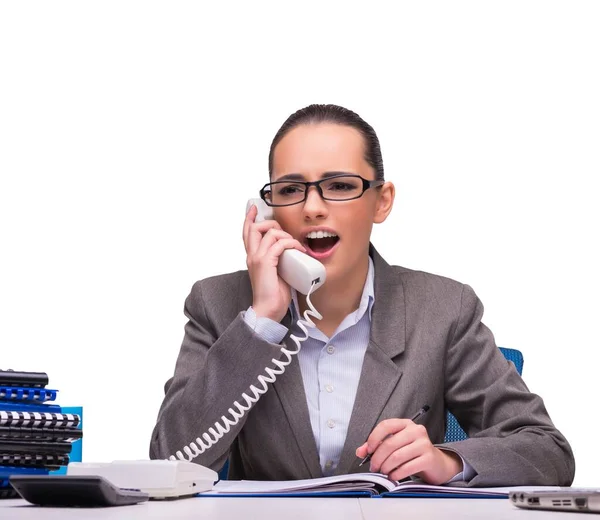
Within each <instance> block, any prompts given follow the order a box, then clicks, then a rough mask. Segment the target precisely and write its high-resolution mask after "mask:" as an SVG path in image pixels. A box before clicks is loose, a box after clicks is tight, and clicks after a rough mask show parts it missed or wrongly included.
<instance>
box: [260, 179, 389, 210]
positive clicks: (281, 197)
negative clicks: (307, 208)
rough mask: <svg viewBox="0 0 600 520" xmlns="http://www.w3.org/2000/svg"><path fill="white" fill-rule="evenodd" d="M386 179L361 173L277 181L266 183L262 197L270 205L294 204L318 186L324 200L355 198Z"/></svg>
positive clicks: (303, 199) (301, 200)
mask: <svg viewBox="0 0 600 520" xmlns="http://www.w3.org/2000/svg"><path fill="white" fill-rule="evenodd" d="M384 183H385V181H383V180H377V181H369V180H367V179H363V178H362V177H361V176H360V175H350V174H345V173H342V174H336V175H332V176H331V177H327V178H325V179H321V180H320V181H314V182H304V181H276V182H269V183H268V184H265V185H264V186H263V187H262V189H261V190H260V198H261V199H262V200H264V201H265V202H266V203H267V204H268V205H269V206H277V207H279V206H293V205H294V204H300V203H301V202H304V201H305V200H306V197H307V195H308V189H309V188H310V187H311V186H314V187H315V188H317V191H318V192H319V195H320V196H321V198H322V199H323V200H334V201H343V200H353V199H358V198H360V197H362V195H363V193H364V192H365V191H366V190H368V189H369V188H373V187H376V186H381V185H382V184H384Z"/></svg>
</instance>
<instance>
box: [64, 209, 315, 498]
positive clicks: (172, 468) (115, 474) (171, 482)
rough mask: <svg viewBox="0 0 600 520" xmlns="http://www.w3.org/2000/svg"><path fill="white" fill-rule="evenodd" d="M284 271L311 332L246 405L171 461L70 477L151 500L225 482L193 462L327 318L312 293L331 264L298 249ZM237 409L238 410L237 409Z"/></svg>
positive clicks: (283, 262)
mask: <svg viewBox="0 0 600 520" xmlns="http://www.w3.org/2000/svg"><path fill="white" fill-rule="evenodd" d="M253 204H254V205H256V206H257V208H258V214H257V216H256V219H255V222H257V223H258V222H262V221H263V220H267V219H272V218H273V211H272V209H271V208H270V207H269V206H268V205H267V204H266V203H265V202H264V201H263V200H261V199H250V200H249V201H248V204H247V206H246V213H248V211H249V210H250V208H251V207H252V205H253ZM277 269H278V273H279V276H281V278H283V280H285V281H286V282H287V283H288V284H289V285H290V286H292V287H293V288H294V289H296V290H297V291H298V292H301V293H302V294H305V295H306V302H307V304H308V307H309V310H306V312H305V313H304V319H303V320H302V319H300V320H298V326H299V327H300V328H301V329H302V330H303V332H304V333H305V334H306V335H305V336H304V337H303V338H298V337H296V336H294V335H292V336H291V339H292V341H293V342H294V343H295V344H296V347H297V348H296V349H295V350H289V349H286V348H285V347H282V348H281V352H282V353H283V354H284V356H285V358H286V359H285V360H278V359H275V358H274V359H273V360H272V363H273V365H274V366H273V367H265V374H261V375H259V376H258V386H259V387H257V386H255V385H250V388H249V393H251V394H252V395H251V396H249V395H248V394H247V393H244V394H242V396H241V397H242V398H243V401H244V403H242V404H240V402H239V401H235V402H234V403H233V404H232V407H231V408H229V410H228V411H229V414H230V416H231V418H230V417H227V416H225V415H223V416H222V417H221V422H219V421H217V422H216V423H215V424H214V425H213V426H212V427H210V428H209V429H208V431H207V432H204V433H202V434H201V435H200V436H199V437H198V438H196V439H195V441H193V442H191V443H190V444H189V445H188V446H184V447H183V448H182V451H178V452H177V453H176V454H175V455H171V457H169V460H131V461H113V462H109V463H85V462H72V463H71V464H69V465H68V466H67V475H71V476H73V477H75V476H80V477H82V478H84V477H86V476H100V477H104V478H106V479H107V480H108V481H109V482H111V483H112V484H113V485H114V486H116V487H118V488H126V489H132V488H135V489H139V490H141V491H143V492H145V493H148V495H149V497H150V498H154V499H162V498H171V497H179V496H186V495H193V494H196V493H199V492H201V491H208V490H210V489H212V486H213V484H214V483H215V482H216V481H217V480H218V479H219V476H218V474H217V473H216V472H215V471H213V470H211V469H209V468H206V467H204V466H201V465H200V464H196V463H193V462H192V460H193V459H195V458H196V457H197V456H198V455H200V454H201V453H203V452H204V451H206V450H207V449H208V448H210V447H211V446H213V445H214V444H216V443H217V442H218V441H219V440H220V439H221V438H222V437H223V435H225V433H227V432H228V431H229V430H230V427H231V426H234V425H235V424H237V423H238V421H239V420H240V419H241V418H242V417H243V416H244V414H245V413H246V412H247V411H248V410H250V408H251V407H252V405H253V404H254V403H256V402H257V401H258V399H259V398H260V396H261V395H262V394H264V393H265V392H266V391H267V383H273V382H274V381H275V379H276V378H277V376H278V375H280V374H282V373H283V372H284V371H285V367H286V366H287V365H289V364H290V362H291V359H292V356H293V355H295V354H298V352H299V351H300V343H301V342H302V341H304V340H305V339H306V338H307V337H308V333H307V328H306V326H311V327H314V326H315V324H314V323H313V322H312V321H311V319H310V316H313V317H316V318H317V319H321V318H322V316H321V314H319V313H318V311H317V310H316V309H315V308H314V307H313V305H312V303H311V302H310V295H311V293H312V292H314V291H315V290H316V289H318V288H319V287H321V285H323V283H324V282H325V276H326V273H325V266H324V265H323V264H322V263H321V262H319V261H318V260H316V259H315V258H312V257H311V256H308V255H306V254H304V253H302V252H300V251H298V250H297V249H288V250H286V251H284V252H283V253H282V255H281V257H280V258H279V265H278V268H277ZM234 408H235V409H234Z"/></svg>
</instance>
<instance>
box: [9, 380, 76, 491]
mask: <svg viewBox="0 0 600 520" xmlns="http://www.w3.org/2000/svg"><path fill="white" fill-rule="evenodd" d="M47 384H48V375H47V374H46V373H44V372H17V371H14V370H0V498H12V497H16V496H18V495H17V493H16V492H15V491H14V490H13V489H12V487H11V486H10V484H9V482H8V477H9V476H10V475H45V474H48V473H49V472H51V471H53V470H59V469H61V468H64V467H65V466H67V464H68V463H69V456H70V454H71V450H72V448H73V443H74V442H76V441H78V440H79V439H81V438H82V436H83V431H82V429H81V416H80V415H78V414H72V413H66V411H65V410H63V409H62V408H61V407H60V406H58V405H57V404H53V403H52V402H53V401H54V400H55V399H56V392H57V391H56V390H50V389H47V388H46V385H47Z"/></svg>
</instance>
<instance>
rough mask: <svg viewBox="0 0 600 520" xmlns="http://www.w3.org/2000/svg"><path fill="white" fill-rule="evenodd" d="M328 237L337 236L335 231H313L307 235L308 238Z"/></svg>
mask: <svg viewBox="0 0 600 520" xmlns="http://www.w3.org/2000/svg"><path fill="white" fill-rule="evenodd" d="M326 237H337V235H336V234H335V233H331V232H330V231H311V232H310V233H308V235H306V238H326Z"/></svg>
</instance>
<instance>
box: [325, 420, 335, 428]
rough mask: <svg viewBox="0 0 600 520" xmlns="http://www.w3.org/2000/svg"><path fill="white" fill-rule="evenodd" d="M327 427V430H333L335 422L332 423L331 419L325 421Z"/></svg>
mask: <svg viewBox="0 0 600 520" xmlns="http://www.w3.org/2000/svg"><path fill="white" fill-rule="evenodd" d="M327 426H328V427H329V428H335V421H334V420H333V419H329V420H328V421H327Z"/></svg>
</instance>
